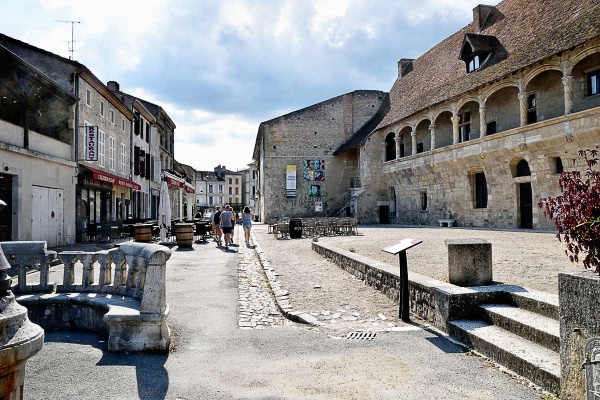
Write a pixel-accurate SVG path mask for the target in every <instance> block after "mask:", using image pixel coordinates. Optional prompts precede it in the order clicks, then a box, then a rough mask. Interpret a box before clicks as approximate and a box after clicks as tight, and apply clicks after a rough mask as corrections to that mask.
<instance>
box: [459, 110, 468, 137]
mask: <svg viewBox="0 0 600 400" xmlns="http://www.w3.org/2000/svg"><path fill="white" fill-rule="evenodd" d="M467 116H468V120H467V118H466V117H467ZM458 118H459V120H458V140H459V143H463V142H468V141H469V140H471V111H470V110H464V111H463V112H461V113H459V114H458ZM465 130H466V131H467V133H466V135H465ZM465 136H467V139H465Z"/></svg>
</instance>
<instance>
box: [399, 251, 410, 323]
mask: <svg viewBox="0 0 600 400" xmlns="http://www.w3.org/2000/svg"><path fill="white" fill-rule="evenodd" d="M398 257H399V258H400V294H399V297H398V300H399V301H398V302H399V303H400V310H399V315H398V316H399V317H400V319H401V320H402V321H404V322H410V316H409V301H408V263H407V262H406V250H403V251H401V252H400V253H398Z"/></svg>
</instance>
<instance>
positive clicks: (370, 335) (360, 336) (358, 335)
mask: <svg viewBox="0 0 600 400" xmlns="http://www.w3.org/2000/svg"><path fill="white" fill-rule="evenodd" d="M376 336H377V334H376V333H374V332H350V333H348V334H347V335H346V339H352V340H373V339H375V337H376Z"/></svg>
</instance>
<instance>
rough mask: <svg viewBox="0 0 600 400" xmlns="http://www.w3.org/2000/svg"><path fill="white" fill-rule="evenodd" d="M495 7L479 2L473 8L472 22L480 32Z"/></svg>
mask: <svg viewBox="0 0 600 400" xmlns="http://www.w3.org/2000/svg"><path fill="white" fill-rule="evenodd" d="M495 9H496V7H494V6H488V5H485V4H480V5H478V6H477V7H475V8H474V9H473V23H474V24H475V27H476V28H477V29H479V31H480V32H481V31H482V30H483V28H485V26H486V24H487V22H488V20H489V19H490V17H491V16H492V13H493V12H494V10H495Z"/></svg>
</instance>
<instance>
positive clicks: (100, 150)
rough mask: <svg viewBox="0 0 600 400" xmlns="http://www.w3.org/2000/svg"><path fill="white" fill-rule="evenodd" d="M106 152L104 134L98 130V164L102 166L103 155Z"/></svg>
mask: <svg viewBox="0 0 600 400" xmlns="http://www.w3.org/2000/svg"><path fill="white" fill-rule="evenodd" d="M105 154H106V134H105V133H104V132H103V131H100V134H99V135H98V165H99V166H101V167H104V157H105Z"/></svg>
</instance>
